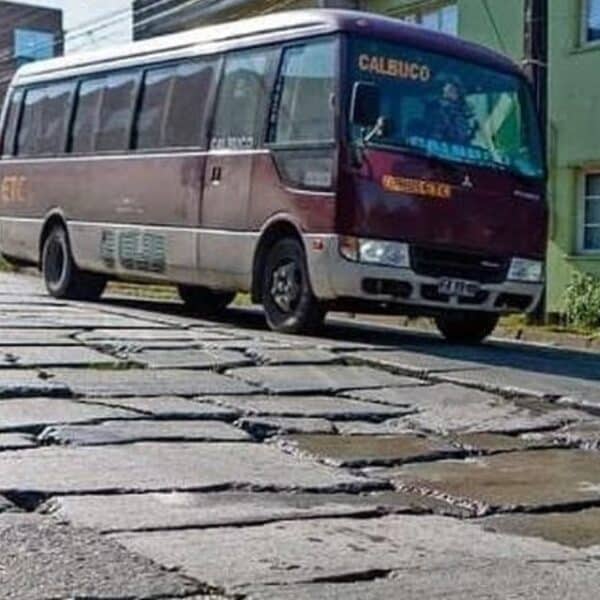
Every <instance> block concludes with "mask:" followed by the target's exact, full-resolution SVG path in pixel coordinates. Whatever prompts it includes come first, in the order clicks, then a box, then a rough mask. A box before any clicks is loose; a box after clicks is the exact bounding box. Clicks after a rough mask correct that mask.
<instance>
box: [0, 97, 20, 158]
mask: <svg viewBox="0 0 600 600" xmlns="http://www.w3.org/2000/svg"><path fill="white" fill-rule="evenodd" d="M22 100H23V90H15V91H14V92H13V94H12V96H11V98H10V102H9V104H8V113H7V115H6V119H5V120H4V131H3V132H2V151H1V152H0V156H12V155H13V153H14V150H15V134H16V132H17V125H18V123H19V116H20V112H21V101H22Z"/></svg>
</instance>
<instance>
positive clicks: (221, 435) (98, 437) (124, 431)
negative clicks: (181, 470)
mask: <svg viewBox="0 0 600 600" xmlns="http://www.w3.org/2000/svg"><path fill="white" fill-rule="evenodd" d="M38 440H39V441H40V442H43V443H46V444H48V443H53V444H63V445H73V446H106V445H112V444H133V443H135V442H169V441H171V442H194V441H195V442H213V441H216V442H236V441H237V442H240V441H244V442H248V441H252V438H251V437H250V436H249V435H248V434H247V433H246V432H244V431H241V430H240V429H238V428H236V427H233V426H232V425H227V424H226V423H222V422H220V421H188V420H186V421H167V420H165V419H160V420H157V421H104V422H102V423H98V424H96V425H53V426H51V427H47V428H46V429H45V430H44V431H43V432H42V433H41V434H40V435H39V436H38ZM0 444H1V438H0Z"/></svg>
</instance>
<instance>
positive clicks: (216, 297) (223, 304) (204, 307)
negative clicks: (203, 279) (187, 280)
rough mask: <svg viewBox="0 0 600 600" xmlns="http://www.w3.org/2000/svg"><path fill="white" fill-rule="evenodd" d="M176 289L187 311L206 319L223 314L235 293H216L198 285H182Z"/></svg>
mask: <svg viewBox="0 0 600 600" xmlns="http://www.w3.org/2000/svg"><path fill="white" fill-rule="evenodd" d="M177 289H178V291H179V297H180V298H181V300H182V301H183V303H184V304H185V307H186V308H187V309H189V310H191V311H192V312H194V313H195V314H197V315H202V316H207V317H209V316H214V315H218V314H219V313H221V312H223V311H224V310H225V309H226V308H227V306H228V305H229V304H231V302H232V301H233V299H234V298H235V292H217V291H216V290H211V289H210V288H207V287H203V286H199V285H183V284H182V285H179V286H178V287H177Z"/></svg>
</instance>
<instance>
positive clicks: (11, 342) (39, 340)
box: [0, 328, 78, 349]
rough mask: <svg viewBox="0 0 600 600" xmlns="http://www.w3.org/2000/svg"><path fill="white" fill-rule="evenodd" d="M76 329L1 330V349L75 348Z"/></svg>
mask: <svg viewBox="0 0 600 600" xmlns="http://www.w3.org/2000/svg"><path fill="white" fill-rule="evenodd" d="M76 332H77V330H76V329H7V328H3V329H0V344H1V345H0V349H4V348H5V347H13V346H43V347H46V346H56V345H60V346H73V345H76V344H77V343H78V342H77V341H75V340H74V339H73V338H72V337H71V336H74V335H75V333H76Z"/></svg>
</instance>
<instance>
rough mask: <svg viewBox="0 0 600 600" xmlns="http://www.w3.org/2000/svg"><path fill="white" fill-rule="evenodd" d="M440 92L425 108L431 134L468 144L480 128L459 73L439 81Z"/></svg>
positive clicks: (445, 139) (446, 139) (455, 142)
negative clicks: (457, 75) (458, 75)
mask: <svg viewBox="0 0 600 600" xmlns="http://www.w3.org/2000/svg"><path fill="white" fill-rule="evenodd" d="M439 89H440V91H441V93H440V94H439V96H438V97H437V98H436V99H434V100H432V101H430V102H429V103H428V104H427V106H426V109H425V115H426V123H427V127H428V129H429V131H428V134H429V137H432V138H435V139H439V140H443V141H445V142H450V143H454V144H461V145H463V146H468V145H470V144H471V143H472V142H473V138H474V137H475V133H476V131H477V129H478V125H477V122H476V121H475V116H474V113H473V110H472V108H471V107H470V106H469V103H468V102H467V99H466V94H465V89H464V86H463V85H462V83H461V81H460V79H459V78H458V77H456V76H451V77H444V78H442V79H441V81H440V88H439Z"/></svg>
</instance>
